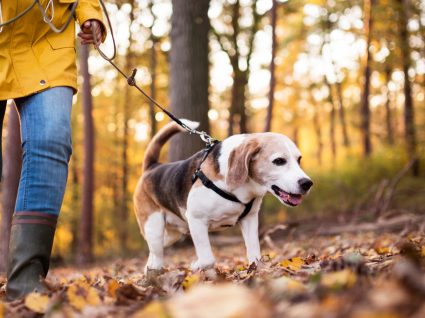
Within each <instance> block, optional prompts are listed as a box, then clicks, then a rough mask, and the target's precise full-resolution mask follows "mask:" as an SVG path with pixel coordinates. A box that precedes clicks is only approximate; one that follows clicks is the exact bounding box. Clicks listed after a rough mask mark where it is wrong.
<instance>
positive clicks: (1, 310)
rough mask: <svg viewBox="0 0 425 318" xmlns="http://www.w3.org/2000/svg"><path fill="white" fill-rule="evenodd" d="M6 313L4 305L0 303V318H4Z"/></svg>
mask: <svg viewBox="0 0 425 318" xmlns="http://www.w3.org/2000/svg"><path fill="white" fill-rule="evenodd" d="M5 311H6V304H5V303H4V302H2V301H0V318H4V316H5Z"/></svg>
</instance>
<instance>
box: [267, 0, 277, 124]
mask: <svg viewBox="0 0 425 318" xmlns="http://www.w3.org/2000/svg"><path fill="white" fill-rule="evenodd" d="M270 14H271V18H270V20H271V26H272V58H271V61H270V91H269V107H268V108H267V116H266V125H265V128H264V131H270V130H271V127H272V118H273V104H274V92H275V87H276V76H275V69H276V63H275V58H276V47H277V43H276V20H277V0H273V6H272V9H271V13H270Z"/></svg>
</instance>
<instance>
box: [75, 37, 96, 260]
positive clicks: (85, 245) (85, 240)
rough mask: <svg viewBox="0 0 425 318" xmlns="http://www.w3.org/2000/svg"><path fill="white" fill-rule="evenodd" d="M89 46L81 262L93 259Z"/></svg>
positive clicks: (83, 50) (84, 52)
mask: <svg viewBox="0 0 425 318" xmlns="http://www.w3.org/2000/svg"><path fill="white" fill-rule="evenodd" d="M88 57H89V47H88V45H82V46H81V47H80V69H81V74H82V76H83V79H84V81H83V88H82V98H83V100H82V105H83V115H84V166H83V175H84V179H83V193H82V204H81V222H80V249H81V250H80V253H79V254H78V257H77V262H78V263H79V264H87V263H89V262H91V261H92V260H93V192H94V124H93V116H92V107H93V105H92V96H91V84H90V73H89V69H88Z"/></svg>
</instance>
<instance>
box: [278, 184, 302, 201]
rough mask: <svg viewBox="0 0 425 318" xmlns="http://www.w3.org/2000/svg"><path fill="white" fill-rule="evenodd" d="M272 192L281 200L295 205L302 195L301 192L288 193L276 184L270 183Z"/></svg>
mask: <svg viewBox="0 0 425 318" xmlns="http://www.w3.org/2000/svg"><path fill="white" fill-rule="evenodd" d="M272 190H273V191H274V193H275V194H276V195H277V196H278V197H279V198H280V199H281V200H282V201H283V203H286V204H288V205H290V206H297V205H299V204H300V203H301V201H302V199H303V196H302V195H301V194H294V193H288V192H286V191H283V190H282V189H281V188H279V187H278V186H277V185H272Z"/></svg>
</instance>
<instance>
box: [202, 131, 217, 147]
mask: <svg viewBox="0 0 425 318" xmlns="http://www.w3.org/2000/svg"><path fill="white" fill-rule="evenodd" d="M199 137H201V140H202V141H203V142H205V143H206V144H207V146H208V147H211V146H212V145H213V144H214V143H215V139H214V138H212V137H211V136H210V135H208V134H207V133H206V132H205V131H201V132H200V133H199Z"/></svg>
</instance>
